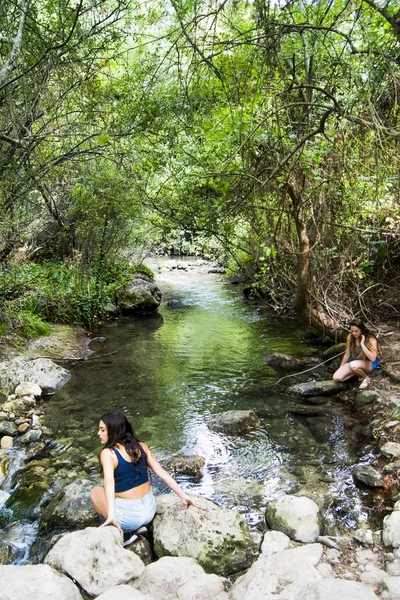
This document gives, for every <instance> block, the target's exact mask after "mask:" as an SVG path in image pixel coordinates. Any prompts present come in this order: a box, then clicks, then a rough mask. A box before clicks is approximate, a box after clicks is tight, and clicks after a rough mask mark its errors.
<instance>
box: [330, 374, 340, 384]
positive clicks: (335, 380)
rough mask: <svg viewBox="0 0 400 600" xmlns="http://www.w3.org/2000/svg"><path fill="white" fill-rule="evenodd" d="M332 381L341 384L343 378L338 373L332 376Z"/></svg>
mask: <svg viewBox="0 0 400 600" xmlns="http://www.w3.org/2000/svg"><path fill="white" fill-rule="evenodd" d="M332 379H333V381H334V382H335V383H340V382H341V381H342V378H341V377H340V375H338V373H337V372H336V373H334V374H333V375H332Z"/></svg>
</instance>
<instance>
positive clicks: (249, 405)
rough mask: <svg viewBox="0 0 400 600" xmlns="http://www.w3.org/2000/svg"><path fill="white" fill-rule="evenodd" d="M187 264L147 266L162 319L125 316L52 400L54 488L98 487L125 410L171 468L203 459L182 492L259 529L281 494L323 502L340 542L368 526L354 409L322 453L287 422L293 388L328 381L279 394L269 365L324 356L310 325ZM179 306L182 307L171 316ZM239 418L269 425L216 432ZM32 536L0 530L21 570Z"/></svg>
mask: <svg viewBox="0 0 400 600" xmlns="http://www.w3.org/2000/svg"><path fill="white" fill-rule="evenodd" d="M179 263H181V266H184V265H185V264H186V266H187V269H188V270H187V271H186V270H184V269H183V268H181V269H177V268H175V269H173V270H171V265H173V264H174V263H173V262H172V261H169V262H168V261H167V262H165V263H164V264H163V265H162V266H160V264H159V263H157V264H155V263H151V262H150V263H149V266H150V267H152V268H153V269H154V270H155V272H156V282H157V284H158V285H159V287H160V288H161V290H162V292H163V300H162V304H161V306H160V308H159V311H158V312H157V313H156V314H153V315H150V316H145V317H143V316H142V317H139V316H137V317H132V318H127V317H121V318H118V319H117V320H115V321H112V322H109V323H106V324H103V325H101V326H99V327H98V328H97V329H96V330H95V331H93V332H91V337H92V338H95V339H94V340H93V341H92V342H91V344H90V349H91V350H92V351H93V354H92V355H91V356H90V357H89V359H88V360H87V361H82V362H77V363H76V365H75V366H74V367H73V368H72V370H71V373H72V377H71V379H70V381H69V382H68V383H67V384H66V385H65V386H64V387H63V388H61V389H60V390H59V391H58V392H57V393H56V394H55V395H54V396H52V397H51V398H50V399H48V400H46V401H45V404H44V407H43V410H44V412H45V421H46V425H47V426H48V427H49V428H50V430H51V431H52V438H53V439H54V440H55V442H54V445H53V447H52V448H51V453H52V456H53V457H55V458H56V459H57V460H60V457H62V460H63V461H64V462H65V463H66V465H67V468H65V469H64V471H63V472H62V469H61V470H60V471H59V473H58V476H59V479H58V483H57V484H56V485H55V488H57V487H58V488H60V487H61V486H62V485H65V484H66V483H67V482H68V481H73V480H74V478H77V477H79V476H82V473H83V475H84V476H85V477H86V478H87V477H88V473H89V477H93V480H95V479H96V477H98V473H99V468H98V458H97V457H98V454H99V452H100V450H101V446H100V444H99V441H98V439H97V429H98V422H99V418H100V416H101V415H102V414H103V413H104V412H106V411H108V410H119V411H123V412H124V413H125V414H126V416H127V417H128V419H129V420H130V421H131V422H132V424H133V426H134V429H135V431H136V433H137V434H138V436H139V438H140V439H143V440H144V441H145V442H146V443H148V444H149V445H150V446H151V447H152V450H153V452H154V453H155V455H156V457H157V458H158V460H160V462H161V463H162V464H163V465H168V461H169V460H170V459H171V458H172V457H173V455H174V454H175V453H177V452H179V451H183V452H184V453H185V454H198V455H201V456H202V457H204V459H205V466H204V468H203V470H202V477H201V478H200V479H199V480H195V479H193V478H191V477H187V476H177V479H178V481H179V483H180V484H181V485H182V486H183V487H184V488H185V490H186V491H187V492H188V493H190V494H197V495H200V496H204V497H207V498H209V499H212V500H214V501H216V502H217V503H218V504H220V505H223V506H226V507H229V508H234V509H235V510H238V511H239V512H241V513H242V514H243V515H244V517H245V518H246V520H247V521H248V523H249V524H250V526H252V527H258V528H264V527H265V525H264V512H265V506H266V504H267V503H268V502H269V501H270V500H272V499H274V498H276V497H277V496H278V495H280V494H283V493H304V494H307V495H309V496H311V497H313V498H314V499H316V500H317V502H318V503H319V504H320V506H321V503H322V510H323V514H324V520H325V523H326V533H329V534H331V535H336V534H338V533H340V532H341V531H342V530H344V529H345V528H356V527H360V526H363V524H366V523H368V522H370V521H371V520H372V519H373V518H374V516H373V515H374V511H373V508H372V504H373V503H372V502H371V492H368V491H367V490H361V489H359V488H357V487H356V486H355V485H354V482H353V479H352V475H351V472H352V468H353V466H354V464H355V463H357V462H359V460H360V453H361V451H362V452H363V456H364V457H365V452H366V451H368V449H365V448H364V449H362V448H361V446H360V440H359V439H358V437H357V436H355V435H354V434H353V431H352V429H351V428H349V427H346V423H345V420H343V414H345V413H346V412H347V413H349V412H350V411H349V409H348V408H346V407H345V406H344V405H343V403H339V402H338V403H337V404H338V413H337V415H336V416H334V417H333V421H332V416H329V417H327V418H328V419H329V420H330V421H331V426H332V433H331V435H330V437H329V439H328V440H327V441H325V442H322V443H321V442H317V441H316V439H315V438H314V436H313V435H312V434H311V431H310V429H309V427H308V426H307V422H306V419H305V418H304V417H302V416H297V415H292V414H290V413H289V412H288V409H289V408H290V407H291V406H292V405H293V404H294V403H296V402H297V400H296V399H295V398H294V397H293V396H292V395H290V394H289V393H288V391H287V388H288V387H289V386H290V385H292V384H294V383H299V382H301V381H306V380H307V379H310V378H320V379H326V378H329V377H330V376H331V375H330V373H329V372H327V371H322V370H321V369H316V370H315V371H314V372H309V373H306V374H304V375H302V376H296V377H291V378H287V379H285V380H283V381H282V382H280V383H278V384H277V382H278V380H279V378H280V377H282V375H284V374H285V373H277V372H276V371H275V370H274V369H272V368H271V367H268V366H266V364H265V362H264V361H265V358H266V356H267V355H269V354H272V353H274V352H281V353H285V354H290V355H296V356H307V355H311V354H313V355H317V356H318V354H317V353H318V349H317V348H313V347H312V346H309V345H306V344H304V343H303V342H302V340H303V337H304V334H305V331H306V326H305V325H304V324H302V323H300V322H298V321H297V320H295V319H286V320H282V319H279V318H278V317H277V316H276V315H274V314H273V313H272V311H270V310H269V309H268V308H266V307H265V306H263V305H262V304H260V303H255V302H254V301H250V300H247V299H245V298H244V296H243V294H242V290H241V289H240V286H239V285H232V284H231V283H229V282H227V281H226V280H224V278H223V277H222V276H221V275H218V274H209V273H208V272H207V267H206V266H201V265H202V263H200V262H199V263H198V265H197V266H195V267H193V266H190V265H192V264H193V262H191V261H190V260H187V261H186V263H185V262H184V261H181V260H180V261H179ZM168 265H169V268H168ZM170 299H175V300H181V301H182V302H184V304H185V306H184V307H182V308H178V309H172V308H169V307H168V305H167V302H168V300H170ZM233 409H235V410H244V409H254V410H255V411H256V412H257V413H258V415H259V416H260V417H261V421H262V426H261V427H260V428H259V429H256V430H254V431H253V432H251V433H248V434H246V435H243V436H228V435H224V434H220V433H213V432H212V431H210V429H209V428H208V426H207V422H208V421H209V420H210V418H211V417H213V416H215V415H217V414H219V413H221V412H223V411H227V410H233ZM343 411H345V413H344V412H343ZM53 477H54V475H53ZM55 480H56V478H55ZM152 485H153V488H154V491H155V493H156V494H159V493H164V492H167V491H168V488H166V487H165V485H164V484H163V483H162V482H160V481H159V480H157V478H156V477H153V481H152ZM4 493H5V492H4V491H3V492H0V494H4ZM0 502H1V497H0ZM35 535H36V521H33V522H26V523H24V522H23V521H22V522H21V521H20V522H19V523H14V524H13V527H8V529H6V530H4V531H1V532H0V541H1V539H2V537H3V540H6V541H8V542H10V536H12V537H13V539H14V542H13V543H14V545H15V544H18V543H20V544H21V543H22V547H23V551H21V554H20V557H19V559H18V560H17V561H16V562H19V563H20V564H21V563H23V562H26V560H28V559H29V546H30V544H31V543H32V540H33V539H34V537H35ZM21 538H22V542H21Z"/></svg>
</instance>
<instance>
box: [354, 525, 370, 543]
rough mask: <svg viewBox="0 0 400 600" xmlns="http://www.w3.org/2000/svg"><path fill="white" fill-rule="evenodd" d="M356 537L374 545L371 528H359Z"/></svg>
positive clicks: (360, 540) (362, 541) (355, 533)
mask: <svg viewBox="0 0 400 600" xmlns="http://www.w3.org/2000/svg"><path fill="white" fill-rule="evenodd" d="M354 537H355V538H356V540H358V541H359V542H361V543H362V544H367V545H369V546H372V544H373V543H374V538H373V534H372V530H371V529H357V530H356V531H355V532H354Z"/></svg>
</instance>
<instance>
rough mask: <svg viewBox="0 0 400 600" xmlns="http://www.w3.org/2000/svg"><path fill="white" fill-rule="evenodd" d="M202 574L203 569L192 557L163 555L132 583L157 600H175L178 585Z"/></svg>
mask: <svg viewBox="0 0 400 600" xmlns="http://www.w3.org/2000/svg"><path fill="white" fill-rule="evenodd" d="M202 575H204V569H203V568H202V567H201V566H200V565H199V564H198V563H197V562H196V561H195V560H193V559H192V558H188V557H183V556H182V557H173V556H164V557H162V558H160V560H157V561H156V562H154V563H151V564H150V565H147V567H146V568H145V569H144V571H143V573H142V575H141V576H140V577H139V578H138V579H135V580H134V581H133V582H132V585H133V586H134V587H135V588H136V589H138V590H139V591H140V592H142V594H146V595H147V594H149V595H150V596H152V597H154V598H157V600H158V599H160V600H161V599H162V600H176V597H177V590H179V588H180V587H182V586H183V585H185V584H186V583H190V582H192V581H193V580H195V579H196V578H198V577H201V576H202Z"/></svg>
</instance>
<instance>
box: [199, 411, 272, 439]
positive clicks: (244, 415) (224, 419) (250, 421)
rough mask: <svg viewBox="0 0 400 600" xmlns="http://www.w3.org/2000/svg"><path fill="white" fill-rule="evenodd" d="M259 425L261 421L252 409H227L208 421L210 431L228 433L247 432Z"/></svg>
mask: <svg viewBox="0 0 400 600" xmlns="http://www.w3.org/2000/svg"><path fill="white" fill-rule="evenodd" d="M260 425H261V421H260V419H259V417H258V415H257V413H255V412H254V410H228V411H227V412H224V413H222V414H220V415H218V416H216V417H214V418H213V419H211V420H210V421H209V422H208V427H209V428H210V429H211V431H216V432H217V433H226V434H228V435H235V434H242V433H247V432H248V431H251V430H252V429H255V428H257V427H260Z"/></svg>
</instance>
